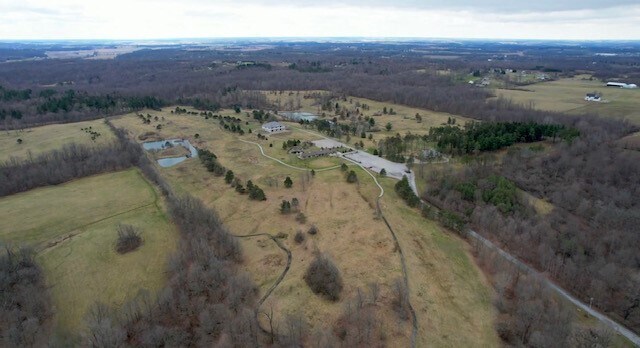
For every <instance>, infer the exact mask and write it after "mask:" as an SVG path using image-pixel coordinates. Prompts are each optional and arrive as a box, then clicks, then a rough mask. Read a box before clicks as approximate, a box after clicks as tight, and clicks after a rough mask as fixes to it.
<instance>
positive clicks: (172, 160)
mask: <svg viewBox="0 0 640 348" xmlns="http://www.w3.org/2000/svg"><path fill="white" fill-rule="evenodd" d="M173 146H182V147H184V148H185V149H187V150H189V152H190V154H189V155H187V156H180V157H168V158H161V159H159V160H158V164H159V165H160V167H165V168H166V167H171V166H175V165H176V164H178V163H181V162H183V161H184V160H186V159H187V158H191V157H198V149H196V148H195V147H194V146H193V145H191V143H190V142H189V140H184V139H169V140H160V141H150V142H146V143H142V147H143V148H144V149H145V150H147V151H153V150H164V149H166V148H169V147H173Z"/></svg>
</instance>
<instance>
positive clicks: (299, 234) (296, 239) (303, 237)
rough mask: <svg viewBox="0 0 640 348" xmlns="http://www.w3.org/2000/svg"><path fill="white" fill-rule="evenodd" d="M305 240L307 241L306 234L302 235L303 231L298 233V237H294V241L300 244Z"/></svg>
mask: <svg viewBox="0 0 640 348" xmlns="http://www.w3.org/2000/svg"><path fill="white" fill-rule="evenodd" d="M304 239H305V236H304V233H302V231H298V232H296V235H295V236H294V237H293V240H294V241H295V242H296V243H298V244H300V243H302V242H304Z"/></svg>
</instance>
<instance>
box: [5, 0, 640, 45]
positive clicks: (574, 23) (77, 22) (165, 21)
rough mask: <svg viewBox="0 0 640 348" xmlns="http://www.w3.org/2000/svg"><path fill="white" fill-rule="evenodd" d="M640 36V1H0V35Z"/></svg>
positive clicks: (107, 37) (25, 36) (583, 37)
mask: <svg viewBox="0 0 640 348" xmlns="http://www.w3.org/2000/svg"><path fill="white" fill-rule="evenodd" d="M305 36H312V37H341V36H347V37H425V38H497V39H505V38H517V39H571V40H583V39H593V40H600V39H633V40H640V0H617V1H611V0H598V1H596V0H527V1H520V0H517V1H513V0H503V1H500V0H488V1H473V0H395V1H388V0H313V1H311V0H238V1H231V0H182V1H180V2H178V1H169V0H107V1H105V0H100V1H96V0H0V40H14V39H159V38H216V37H305Z"/></svg>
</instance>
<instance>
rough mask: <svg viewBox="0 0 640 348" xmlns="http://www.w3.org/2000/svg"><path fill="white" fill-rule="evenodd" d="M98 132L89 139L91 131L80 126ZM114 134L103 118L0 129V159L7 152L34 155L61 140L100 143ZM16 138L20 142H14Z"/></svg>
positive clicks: (106, 140) (61, 141) (49, 148)
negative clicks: (7, 129)
mask: <svg viewBox="0 0 640 348" xmlns="http://www.w3.org/2000/svg"><path fill="white" fill-rule="evenodd" d="M89 127H91V129H92V130H93V131H95V132H98V133H100V134H101V135H100V136H99V137H96V139H95V141H94V140H91V134H89V133H87V132H85V131H83V130H81V128H89ZM113 138H114V135H113V133H112V132H111V130H110V129H109V128H108V127H107V126H106V125H105V124H104V121H103V120H95V121H86V122H77V123H66V124H52V125H48V126H42V127H34V128H26V129H24V130H20V131H2V132H0V162H3V161H6V160H7V159H9V158H10V157H11V156H15V157H20V158H23V157H25V156H27V155H28V154H29V153H31V154H32V155H38V154H41V153H43V152H47V151H51V150H54V149H59V148H61V147H62V146H63V145H64V144H69V143H72V142H75V143H79V144H104V143H106V142H108V141H110V140H112V139H113ZM18 139H21V140H22V143H21V144H19V143H18Z"/></svg>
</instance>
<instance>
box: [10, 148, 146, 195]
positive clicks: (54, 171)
mask: <svg viewBox="0 0 640 348" xmlns="http://www.w3.org/2000/svg"><path fill="white" fill-rule="evenodd" d="M140 152H141V149H140V146H139V145H138V144H123V143H121V142H112V143H109V144H106V145H103V146H100V147H94V146H92V147H90V146H86V145H78V144H74V143H72V144H67V145H65V146H64V147H63V148H62V149H59V150H54V151H51V152H48V153H44V154H41V155H38V156H36V157H31V158H27V159H18V158H15V157H13V158H11V159H10V160H8V161H6V162H5V163H2V164H0V196H6V195H10V194H14V193H18V192H23V191H27V190H30V189H33V188H36V187H40V186H47V185H57V184H60V183H63V182H67V181H70V180H72V179H76V178H82V177H85V176H89V175H95V174H99V173H105V172H112V171H117V170H122V169H126V168H129V167H131V166H133V165H135V164H136V162H137V160H138V158H139V154H140Z"/></svg>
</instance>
